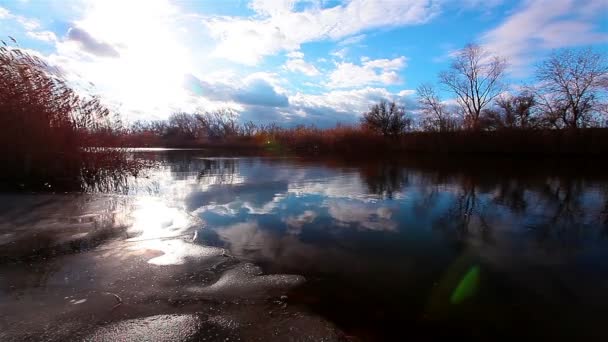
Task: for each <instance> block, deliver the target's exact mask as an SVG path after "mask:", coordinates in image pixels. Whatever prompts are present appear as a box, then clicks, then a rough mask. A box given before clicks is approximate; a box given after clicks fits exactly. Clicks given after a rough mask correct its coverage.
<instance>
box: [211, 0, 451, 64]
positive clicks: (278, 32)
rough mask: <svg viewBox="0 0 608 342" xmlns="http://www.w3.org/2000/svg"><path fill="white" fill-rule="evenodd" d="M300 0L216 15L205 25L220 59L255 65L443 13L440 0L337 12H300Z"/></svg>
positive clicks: (345, 7)
mask: <svg viewBox="0 0 608 342" xmlns="http://www.w3.org/2000/svg"><path fill="white" fill-rule="evenodd" d="M295 3H296V1H254V3H253V4H252V6H251V7H252V8H253V9H254V10H255V11H256V12H257V13H258V14H259V17H257V18H242V17H226V16H223V17H217V16H216V17H211V18H205V20H204V21H203V22H204V24H205V25H206V26H207V28H208V29H209V32H210V34H211V36H212V37H214V38H215V39H217V40H218V41H219V44H218V46H217V48H216V49H215V51H214V54H215V55H216V56H218V57H223V58H228V59H230V60H233V61H236V62H240V63H244V64H251V65H254V64H256V63H258V62H259V61H260V60H261V58H263V57H264V56H267V55H272V54H275V53H277V52H279V51H282V50H296V49H298V48H299V47H300V44H302V43H306V42H311V41H318V40H324V39H332V40H337V39H341V38H344V37H348V36H351V35H353V34H357V33H359V32H361V31H363V30H368V29H372V28H378V27H392V26H404V25H418V24H423V23H425V22H427V21H429V20H430V19H431V18H432V17H434V16H435V15H436V14H437V13H438V10H439V1H434V0H402V1H392V0H378V1H366V0H352V1H350V2H348V3H346V4H342V5H338V6H335V7H331V8H320V7H319V6H312V7H309V8H307V9H305V10H302V11H295V10H294V5H295Z"/></svg>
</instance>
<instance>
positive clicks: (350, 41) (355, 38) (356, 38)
mask: <svg viewBox="0 0 608 342" xmlns="http://www.w3.org/2000/svg"><path fill="white" fill-rule="evenodd" d="M365 38H366V35H364V34H358V35H356V36H350V37H348V38H346V39H344V40H342V41H341V42H339V43H338V45H340V46H346V45H352V44H357V43H360V42H361V41H362V40H363V39H365Z"/></svg>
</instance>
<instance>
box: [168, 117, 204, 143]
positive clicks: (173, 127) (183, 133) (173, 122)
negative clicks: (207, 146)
mask: <svg viewBox="0 0 608 342" xmlns="http://www.w3.org/2000/svg"><path fill="white" fill-rule="evenodd" d="M168 126H169V134H170V135H173V136H174V137H176V138H180V139H186V140H194V139H197V138H198V137H199V136H200V131H201V125H200V123H199V122H198V120H197V119H196V117H195V116H194V115H193V114H189V113H184V112H179V113H173V114H171V116H169V122H168Z"/></svg>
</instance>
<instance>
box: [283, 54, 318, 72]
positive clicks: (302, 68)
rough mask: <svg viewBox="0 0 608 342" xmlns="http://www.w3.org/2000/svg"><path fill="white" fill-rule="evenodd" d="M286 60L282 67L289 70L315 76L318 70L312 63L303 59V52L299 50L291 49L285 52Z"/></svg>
mask: <svg viewBox="0 0 608 342" xmlns="http://www.w3.org/2000/svg"><path fill="white" fill-rule="evenodd" d="M287 57H289V59H287V61H286V62H285V65H283V68H285V69H286V70H289V71H291V72H301V73H303V74H304V75H306V76H317V75H318V74H319V70H318V69H317V68H316V67H315V66H314V65H312V64H310V63H308V62H306V61H305V60H304V54H303V53H302V52H300V51H292V52H290V53H288V54H287Z"/></svg>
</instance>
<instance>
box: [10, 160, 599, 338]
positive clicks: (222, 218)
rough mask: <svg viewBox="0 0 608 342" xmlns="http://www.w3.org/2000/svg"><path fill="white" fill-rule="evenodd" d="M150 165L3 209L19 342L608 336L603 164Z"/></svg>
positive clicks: (14, 198)
mask: <svg viewBox="0 0 608 342" xmlns="http://www.w3.org/2000/svg"><path fill="white" fill-rule="evenodd" d="M136 155H138V156H139V157H142V158H148V159H153V160H156V161H157V162H158V163H159V166H158V167H157V168H156V169H154V170H152V171H150V172H148V173H147V177H143V178H138V179H134V180H131V181H130V184H129V187H128V189H122V190H121V191H119V192H117V193H116V194H105V195H86V196H82V195H70V194H62V195H4V196H3V197H2V202H1V209H0V218H1V221H0V223H1V224H2V225H1V226H0V227H1V230H0V249H2V250H3V252H2V254H1V255H0V263H1V264H0V272H1V274H2V276H1V277H2V278H0V291H1V292H0V309H1V312H2V315H3V316H4V317H3V319H2V320H0V322H4V323H5V324H6V326H7V327H8V326H9V325H10V326H11V328H10V329H8V330H7V332H5V335H4V337H5V338H7V339H9V338H15V339H19V338H39V337H41V336H45V337H47V338H49V339H51V340H52V339H58V340H60V339H63V338H65V336H70V337H73V338H84V339H87V338H88V339H92V340H99V339H101V340H103V338H100V337H99V336H102V337H103V336H106V338H107V336H112V335H108V332H107V331H113V330H112V329H114V330H116V329H118V330H119V331H120V329H126V330H129V329H130V328H107V327H108V324H119V327H120V324H123V325H125V324H126V325H125V326H127V327H129V324H132V323H129V322H133V321H132V320H134V319H142V318H145V319H147V320H151V321H152V322H165V323H163V324H164V325H167V324H168V323H166V322H171V321H172V320H177V321H176V322H177V323H175V324H174V325H176V326H180V324H181V325H183V326H184V327H186V328H184V329H181V328H180V329H181V330H180V333H183V334H184V336H186V337H183V338H182V337H179V338H177V337H175V336H173V337H168V338H167V340H171V339H180V338H181V339H183V340H188V339H190V340H197V339H200V340H202V339H203V337H204V338H208V339H211V340H213V339H221V340H224V338H231V337H235V336H236V337H237V338H242V339H245V340H249V339H259V340H268V339H276V340H286V339H287V340H289V339H294V340H305V339H309V340H320V339H323V338H326V339H328V340H331V339H338V340H339V339H350V340H397V339H399V340H401V339H404V338H407V337H416V338H425V339H432V338H436V337H463V336H464V337H472V338H475V339H487V338H491V339H496V338H501V337H539V338H548V337H553V338H559V339H572V338H577V339H593V340H595V339H598V338H606V337H608V332H607V331H606V329H605V322H606V317H608V176H607V174H606V173H605V172H604V171H605V170H606V168H605V167H603V166H601V165H598V164H599V163H596V162H594V161H589V160H566V161H564V160H561V161H560V160H526V161H521V160H520V161H514V160H505V159H496V158H495V159H490V160H480V159H476V160H445V159H444V158H443V157H436V158H425V159H421V158H415V159H414V158H409V159H407V160H398V161H397V160H395V161H369V162H361V161H359V162H352V161H351V162H338V161H335V160H333V161H331V160H305V159H293V158H291V159H290V158H262V157H242V158H235V157H229V158H225V157H209V155H208V154H206V153H204V152H200V151H173V152H167V151H164V152H163V151H156V152H147V153H138V154H136ZM114 295H118V296H119V298H120V300H118V299H115V297H114ZM281 296H286V297H281ZM81 300H85V301H84V302H81V303H77V302H78V301H81ZM115 305H116V306H117V307H115ZM33 308H36V309H35V310H32V309H33ZM214 310H215V311H214ZM32 311H36V312H32ZM9 312H12V313H13V314H10V313H9ZM214 312H215V314H214ZM218 312H220V314H218ZM279 313H280V315H279V316H277V315H278V314H279ZM185 314H188V315H187V316H185ZM49 315H50V316H53V315H54V316H55V317H56V318H57V319H56V320H53V319H52V318H45V317H49ZM162 315H177V316H166V317H165V316H162ZM180 315H181V316H180ZM218 315H219V316H218ZM150 317H153V318H150ZM154 317H156V318H154ZM158 317H161V318H158ZM176 317H177V318H176ZM217 317H220V318H221V319H220V318H217ZM214 319H215V321H214ZM59 320H61V322H59ZM129 320H131V321H129ZM188 320H195V321H196V322H198V323H188V322H190V321H188ZM222 320H223V321H222ZM216 321H218V322H224V323H222V324H220V323H217V322H216ZM15 322H19V323H15ZM65 322H69V324H68V323H65ZM117 322H118V323H117ZM125 322H127V323H125ZM184 322H185V323H184ZM210 322H212V323H213V322H216V323H217V324H216V323H213V324H212V323H210ZM226 322H236V323H234V325H230V324H228V323H226ZM239 322H240V323H239ZM243 322H246V324H245V323H243ZM15 324H16V325H15ZM137 324H139V323H137V322H136V323H135V325H137ZM146 324H148V323H146ZM218 324H219V325H218ZM239 324H240V325H239ZM247 324H251V326H253V325H255V326H257V327H259V328H251V327H250V325H247ZM49 325H51V326H54V327H56V328H55V329H56V330H57V329H58V330H59V331H61V332H62V333H53V332H52V330H53V328H52V327H51V328H49ZM150 325H154V323H150ZM57 327H58V328H57ZM100 327H101V328H100ZM110 327H112V326H111V325H110ZM193 327H195V328H193ZM245 327H249V328H245ZM100 329H101V330H100ZM103 329H109V330H103ZM214 329H215V330H214ZM218 329H219V330H218ZM247 329H249V330H247ZM256 329H257V330H256ZM268 329H270V330H268ZM22 330H27V331H28V332H27V333H25V332H23V331H22ZM216 330H217V331H220V333H219V335H218V334H217V333H215V334H216V335H214V333H213V331H216ZM92 331H94V334H93V335H90V332H92ZM184 331H186V332H184ZM210 331H211V332H210ZM264 331H267V332H268V333H266V332H264ZM270 332H272V333H270ZM274 332H276V334H275V333H274ZM104 334H105V335H104ZM143 334H144V335H146V333H145V332H144V333H143ZM197 334H198V335H197ZM2 336H3V335H1V333H0V337H2ZM87 336H88V337H87ZM91 336H93V337H91ZM116 336H119V337H115V338H118V339H120V338H121V337H120V336H122V335H116ZM179 336H181V335H179ZM163 338H164V337H163ZM110 339H112V338H110ZM159 339H160V340H162V338H160V337H159Z"/></svg>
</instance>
